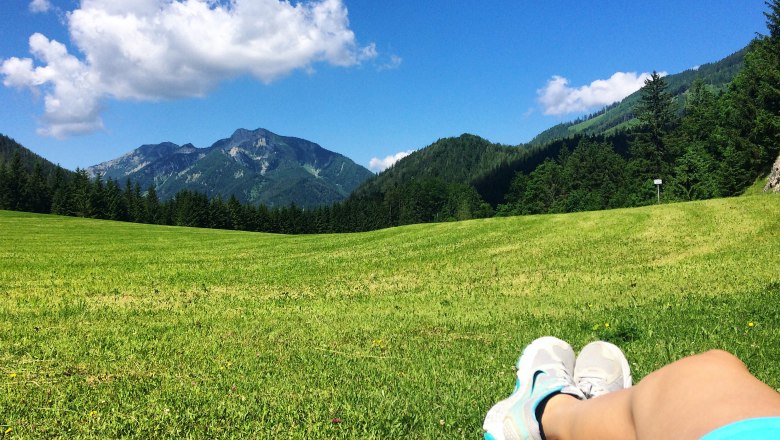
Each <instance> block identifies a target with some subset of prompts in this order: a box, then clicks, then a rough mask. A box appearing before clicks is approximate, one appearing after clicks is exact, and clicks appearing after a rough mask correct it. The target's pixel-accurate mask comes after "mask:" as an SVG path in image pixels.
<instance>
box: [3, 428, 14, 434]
mask: <svg viewBox="0 0 780 440" xmlns="http://www.w3.org/2000/svg"><path fill="white" fill-rule="evenodd" d="M13 430H14V428H11V427H10V426H9V427H8V429H6V430H5V434H10V433H11V431H13Z"/></svg>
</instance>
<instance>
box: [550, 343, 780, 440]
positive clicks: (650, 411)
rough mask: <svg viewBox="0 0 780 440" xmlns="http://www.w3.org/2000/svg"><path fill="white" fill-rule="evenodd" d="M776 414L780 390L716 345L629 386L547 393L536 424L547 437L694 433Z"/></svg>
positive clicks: (685, 436)
mask: <svg viewBox="0 0 780 440" xmlns="http://www.w3.org/2000/svg"><path fill="white" fill-rule="evenodd" d="M769 416H780V394H778V393H777V392H775V391H774V390H773V389H772V388H770V387H769V386H767V385H765V384H764V383H762V382H761V381H759V380H758V379H756V378H755V377H753V376H752V375H751V374H750V372H749V371H748V370H747V368H746V367H745V365H744V364H743V363H742V362H741V361H740V360H739V359H737V358H736V357H735V356H733V355H731V354H729V353H727V352H724V351H720V350H713V351H709V352H706V353H703V354H700V355H696V356H691V357H687V358H684V359H681V360H679V361H676V362H674V363H672V364H669V365H667V366H665V367H663V368H661V369H659V370H657V371H655V372H653V373H651V374H649V375H648V376H647V377H645V378H644V379H643V380H642V381H641V382H640V383H639V384H637V385H636V386H634V387H633V388H628V389H624V390H620V391H616V392H613V393H609V394H606V395H604V396H601V397H597V398H594V399H590V400H586V401H580V400H577V399H574V398H572V397H570V396H565V395H556V396H554V397H552V398H551V399H550V400H549V401H548V402H547V406H546V408H545V410H544V413H543V414H542V418H541V424H542V427H543V429H544V433H545V436H546V437H547V439H548V440H580V439H604V440H609V439H632V438H636V439H657V438H679V439H698V438H700V437H701V436H703V435H704V434H706V433H708V432H710V431H712V430H714V429H716V428H719V427H722V426H724V425H728V424H730V423H733V422H736V421H739V420H745V419H751V418H757V417H769Z"/></svg>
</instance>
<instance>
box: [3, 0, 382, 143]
mask: <svg viewBox="0 0 780 440" xmlns="http://www.w3.org/2000/svg"><path fill="white" fill-rule="evenodd" d="M43 3H46V2H44V1H41V0H34V1H33V3H31V4H30V8H32V7H33V5H34V4H35V5H39V4H41V5H42V4H43ZM39 6H40V5H39ZM66 19H67V25H68V31H69V33H70V39H71V41H72V42H73V44H74V45H75V46H76V48H77V49H78V51H79V52H80V53H82V54H84V56H83V58H82V59H79V58H77V57H75V56H73V55H71V54H70V53H68V50H67V48H66V47H65V46H64V45H62V44H61V43H59V42H57V41H54V40H49V39H48V38H46V37H45V36H43V35H41V34H35V35H33V36H32V37H30V52H31V54H32V55H33V57H34V58H35V60H37V61H38V62H40V63H41V64H40V65H36V64H35V63H34V61H33V59H30V58H23V59H20V58H16V57H14V58H9V59H6V60H3V62H2V64H0V73H1V74H2V75H3V76H4V79H3V84H5V85H6V86H9V87H27V88H31V89H33V90H35V91H36V92H43V93H44V95H45V98H44V102H45V111H44V115H43V117H42V119H41V123H42V127H41V129H40V130H39V132H40V133H41V134H44V135H51V136H56V137H63V136H67V135H70V134H78V133H85V132H89V131H94V130H97V129H100V128H101V127H102V122H101V121H100V116H99V115H100V107H101V103H102V102H104V101H105V100H106V99H118V100H128V99H131V100H160V99H176V98H183V97H196V96H203V95H205V94H206V93H207V92H209V91H210V90H211V89H213V88H214V87H215V86H216V85H217V84H218V83H219V82H221V81H223V80H226V79H229V78H233V77H236V76H240V75H251V76H254V77H255V78H257V79H258V80H260V81H262V82H264V83H270V82H272V81H274V80H276V79H278V78H280V77H282V76H284V75H287V74H289V73H290V72H292V71H294V70H296V69H303V70H310V69H311V66H312V64H314V63H318V62H326V63H330V64H332V65H336V66H352V65H356V64H359V63H361V62H362V61H365V60H368V59H373V58H375V57H376V56H377V51H376V47H375V45H374V44H370V45H368V46H365V47H361V46H359V45H358V44H357V41H356V38H355V34H354V33H353V32H352V31H351V30H350V29H349V20H348V18H347V9H346V7H345V6H344V5H343V3H342V0H312V1H309V2H297V3H294V4H293V3H290V2H287V1H279V0H231V1H229V2H228V1H220V0H134V1H126V0H82V1H81V5H80V7H79V8H78V9H76V10H74V11H71V12H69V13H67V14H66ZM74 53H75V52H74Z"/></svg>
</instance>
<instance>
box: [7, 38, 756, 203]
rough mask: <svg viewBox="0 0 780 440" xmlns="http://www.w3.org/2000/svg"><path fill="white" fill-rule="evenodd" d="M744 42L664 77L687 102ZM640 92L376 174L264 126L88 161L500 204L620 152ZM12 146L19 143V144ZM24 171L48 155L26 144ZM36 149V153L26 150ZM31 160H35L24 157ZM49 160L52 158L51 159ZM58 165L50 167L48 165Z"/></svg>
mask: <svg viewBox="0 0 780 440" xmlns="http://www.w3.org/2000/svg"><path fill="white" fill-rule="evenodd" d="M746 51H747V48H745V49H743V50H740V51H738V52H736V53H734V54H732V55H729V56H728V57H726V58H724V59H722V60H720V61H717V62H714V63H709V64H704V65H702V66H699V67H697V68H695V69H689V70H686V71H684V72H681V73H678V74H673V75H669V76H667V77H666V78H665V80H666V82H667V84H668V85H669V87H668V91H669V92H670V93H672V94H673V95H674V96H675V97H676V99H677V100H678V103H679V105H678V108H679V109H682V108H684V102H685V99H686V95H687V91H688V89H689V88H690V87H691V85H692V83H693V81H694V80H695V79H696V78H699V79H702V80H703V81H704V82H705V83H706V84H707V85H708V87H710V88H711V89H712V90H714V91H720V90H723V89H724V88H725V87H726V85H727V84H729V83H730V82H731V80H732V79H733V78H734V76H735V75H736V73H737V72H738V71H739V70H740V68H741V67H742V65H743V64H744V57H745V53H746ZM639 96H640V92H639V91H638V92H636V93H634V94H632V95H629V96H628V97H627V98H625V99H624V100H622V101H620V102H617V103H615V104H612V105H610V106H608V107H606V108H604V109H602V110H600V111H598V112H596V113H594V114H592V115H589V116H587V117H584V118H580V119H577V120H575V121H571V122H567V123H562V124H558V125H556V126H554V127H551V128H549V129H547V130H545V131H543V132H542V133H540V134H539V135H537V136H536V137H535V138H534V139H533V140H532V141H531V142H529V143H528V144H526V145H519V146H506V145H501V144H493V143H491V142H489V141H487V140H485V139H482V138H479V137H477V136H474V135H462V136H459V137H453V138H445V139H440V140H439V141H437V142H435V143H433V144H431V145H429V146H427V147H425V148H421V149H419V150H417V151H415V152H414V153H412V154H411V155H409V156H407V157H405V158H404V159H402V160H400V161H399V162H397V163H396V164H395V165H394V166H392V167H391V168H389V169H388V170H386V171H384V172H382V173H380V174H379V175H378V176H374V174H373V173H371V172H370V171H369V170H367V169H366V168H364V167H362V166H360V165H358V164H356V163H354V162H353V161H352V160H350V159H349V158H347V157H345V156H342V155H340V154H337V153H334V152H332V151H328V150H326V149H324V148H322V147H321V146H319V145H317V144H315V143H313V142H310V141H307V140H304V139H299V138H295V137H287V136H280V135H277V134H274V133H272V132H270V131H268V130H265V129H262V128H260V129H257V130H245V129H238V130H236V131H235V132H234V133H233V134H232V135H231V136H230V137H229V138H226V139H222V140H219V141H217V142H215V143H214V144H213V145H211V146H210V147H207V148H196V147H195V146H193V145H192V144H185V145H177V144H174V143H171V142H164V143H160V144H152V145H143V146H141V147H139V148H137V149H135V150H133V151H131V152H129V153H127V154H125V155H123V156H121V157H119V158H117V159H114V160H110V161H107V162H103V163H101V164H98V165H94V166H92V167H89V168H87V172H88V174H90V175H91V176H92V177H94V176H96V175H97V174H100V175H102V176H103V177H106V178H112V179H116V180H119V181H120V183H124V181H125V180H126V179H130V180H131V181H133V182H137V183H138V184H139V185H140V186H141V188H143V189H144V190H146V189H147V188H148V187H149V186H150V185H152V184H154V185H155V188H156V191H157V195H158V196H159V197H160V198H161V199H168V198H171V197H173V196H175V195H176V193H177V192H179V191H181V190H191V191H197V192H200V193H205V194H206V195H207V196H209V197H210V198H211V197H215V196H217V195H221V196H222V197H223V198H224V199H227V198H228V197H230V196H231V195H234V196H236V198H237V199H238V200H239V201H240V202H242V203H250V204H254V205H257V204H263V205H266V206H269V207H275V206H276V207H279V206H288V205H290V204H291V203H294V204H295V205H297V206H299V207H303V208H309V207H315V206H322V205H329V204H332V203H334V202H338V201H341V200H344V199H346V198H347V197H348V196H349V195H350V194H353V193H354V194H355V195H357V196H361V195H367V194H376V193H380V194H382V193H385V192H386V191H388V190H390V189H392V188H394V187H398V186H399V185H405V184H407V183H409V182H412V181H415V180H417V181H419V180H423V179H428V178H434V179H441V180H442V181H444V182H447V183H455V184H463V185H469V186H472V187H474V188H475V189H476V190H477V192H478V193H479V194H480V196H481V197H482V198H483V199H484V200H485V201H487V202H488V203H490V204H491V205H493V206H496V205H497V204H499V203H503V195H504V194H505V193H506V190H507V188H508V185H509V182H510V180H511V178H512V176H514V174H515V173H516V172H517V171H523V172H525V173H529V172H530V171H532V170H533V169H534V168H535V167H536V166H537V165H538V164H540V163H542V162H543V161H544V160H545V159H546V158H554V157H556V156H557V155H558V154H559V151H561V149H562V148H566V149H568V150H571V149H572V148H573V147H574V146H575V145H576V138H573V137H576V136H580V135H590V136H594V135H608V136H613V137H614V136H615V135H616V134H617V135H618V138H616V139H614V140H613V143H615V145H616V147H615V148H616V150H617V151H618V152H619V153H622V152H623V151H621V143H625V142H624V141H623V140H621V139H619V138H620V135H619V133H620V132H621V131H623V130H625V129H628V128H630V127H631V126H632V125H633V124H634V123H635V119H634V114H633V109H634V107H635V105H636V102H637V101H638V99H639ZM7 141H8V142H4V143H2V144H8V145H6V146H5V147H4V148H0V162H8V161H9V160H10V157H11V151H12V150H15V149H16V148H17V147H19V148H21V146H18V145H12V144H15V143H13V142H12V140H11V139H7ZM12 146H13V148H12ZM22 153H23V154H22V159H23V162H25V163H27V165H28V166H27V168H30V169H31V167H32V163H33V162H34V161H41V160H43V159H42V158H40V157H38V156H35V155H34V154H33V153H32V152H29V151H28V150H24V151H22ZM28 156H29V157H28ZM25 159H29V160H25ZM44 162H45V161H44ZM44 165H47V166H49V168H53V164H48V163H44Z"/></svg>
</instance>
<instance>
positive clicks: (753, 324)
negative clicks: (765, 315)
mask: <svg viewBox="0 0 780 440" xmlns="http://www.w3.org/2000/svg"><path fill="white" fill-rule="evenodd" d="M755 325H756V324H755V323H754V322H753V321H750V322H748V327H753V326H755Z"/></svg>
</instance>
